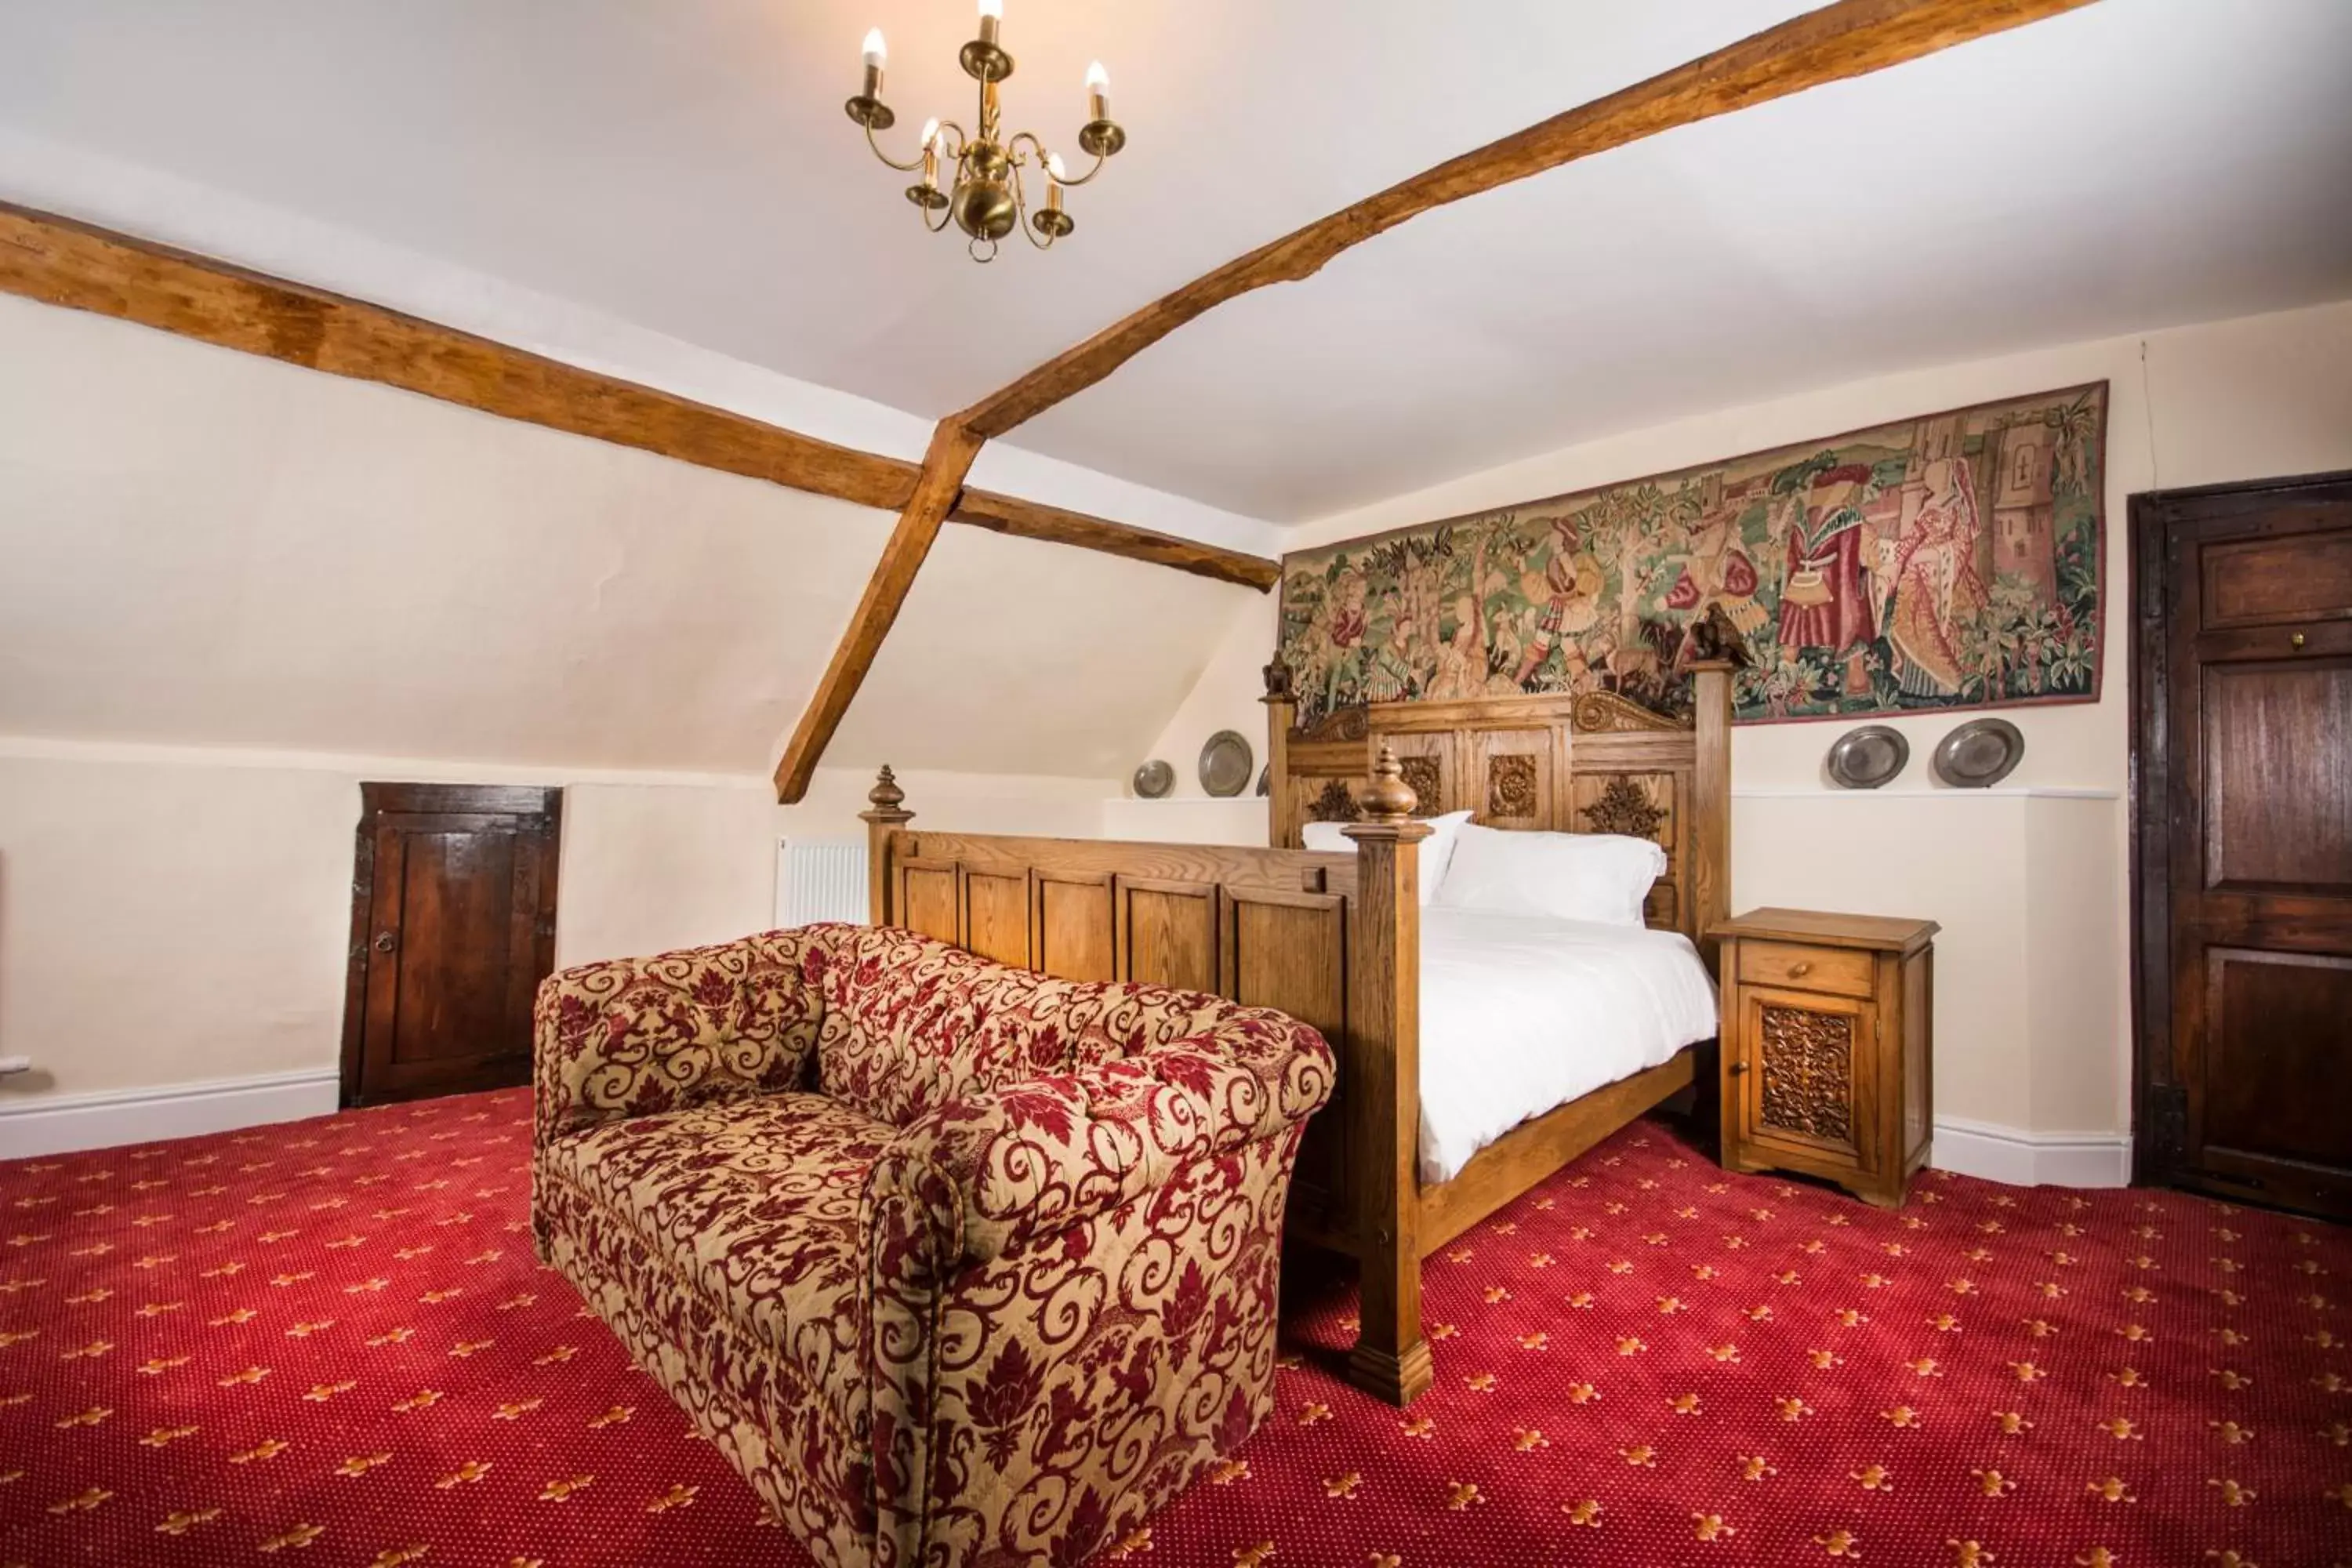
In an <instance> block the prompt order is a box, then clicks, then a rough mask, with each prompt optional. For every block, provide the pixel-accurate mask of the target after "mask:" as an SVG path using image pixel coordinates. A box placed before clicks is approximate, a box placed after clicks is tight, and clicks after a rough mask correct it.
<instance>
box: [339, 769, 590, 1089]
mask: <svg viewBox="0 0 2352 1568" xmlns="http://www.w3.org/2000/svg"><path fill="white" fill-rule="evenodd" d="M360 794H361V802H362V809H361V813H360V828H359V847H358V852H357V868H356V870H355V872H354V874H353V876H352V954H351V977H350V981H349V984H348V986H347V988H346V991H345V994H344V998H343V1103H344V1104H346V1105H367V1104H374V1103H377V1102H379V1101H383V1100H415V1099H417V1098H419V1097H421V1096H424V1095H431V1094H457V1093H460V1092H462V1091H465V1090H467V1089H503V1088H508V1087H510V1086H513V1085H516V1084H522V1083H528V1082H530V1007H531V998H532V996H533V994H535V993H536V992H537V990H538V988H539V983H540V982H541V980H543V979H545V978H546V976H547V973H548V972H549V971H550V970H551V969H552V968H553V967H554V963H555V872H556V850H557V845H558V842H559V838H560V836H561V833H562V810H563V795H562V791H561V790H553V789H525V788H509V787H503V786H490V785H481V784H362V785H361V786H360Z"/></svg>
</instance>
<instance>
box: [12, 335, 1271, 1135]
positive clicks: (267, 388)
mask: <svg viewBox="0 0 2352 1568" xmlns="http://www.w3.org/2000/svg"><path fill="white" fill-rule="evenodd" d="M890 524H891V519H890V518H889V517H888V516H887V515H886V514H883V513H879V512H876V511H872V510H866V509H862V508H857V507H853V506H849V505H845V504H844V503H841V502H836V501H832V500H823V499H820V498H816V497H813V496H809V495H805V494H803V493H801V492H798V491H793V490H788V489H779V488H777V487H774V486H771V485H766V484H762V483H760V482H757V481H753V480H749V479H739V478H735V477H732V476H728V475H722V474H717V473H712V472H709V471H707V470H703V469H698V468H691V467H688V466H686V465H683V464H678V463H675V462H671V461H668V460H667V459H663V458H655V457H652V456H650V455H647V454H645V453H640V452H635V451H629V450H625V449H622V448H618V447H609V446H605V445H603V444H600V443H597V442H593V441H589V440H585V439H582V438H579V437H570V436H565V435H562V434H559V433H556V432H552V431H548V430H543V429H541V428H538V427H535V426H526V425H519V424H513V423H509V422H507V421H503V420H499V419H496V418H492V417H490V416H485V415H480V414H477V413H474V412H472V411H470V410H466V409H461V408H457V407H453V406H450V405H444V404H440V403H436V402H433V401H430V400H427V399H424V398H419V397H415V396H411V395H406V394H403V393H398V392H394V391H391V390H389V389H386V388H383V387H379V386H375V385H372V384H361V383H356V382H351V381H345V380H341V379H338V378H335V377H332V376H325V375H320V374H313V373H310V372H307V371H303V370H299V369H297V368H294V367H290V366H286V365H282V364H278V363H274V362H270V361H265V360H260V359H255V358H251V357H248V356H244V355H239V354H236V353H229V352H226V351H223V350H218V349H214V348H210V347H206V346H204V345H201V344H196V343H192V342H187V341H184V340H182V339H178V338H173V337H171V336H168V335H165V334H162V333H156V332H151V331H145V330H143V329H141V328H136V327H131V326H126V325H123V324H121V323H117V322H113V321H103V320H100V319H98V318H94V317H90V316H87V315H81V314H77V313H74V312H69V311H65V310H53V309H50V308H47V307H44V306H40V305H36V304H32V303H28V302H26V301H23V300H16V299H10V298H0V562H5V569H0V1054H16V1053H23V1054H26V1055H30V1056H32V1057H33V1058H35V1060H36V1064H37V1068H38V1069H39V1070H38V1071H37V1072H36V1073H35V1074H33V1075H30V1076H29V1078H27V1077H19V1078H16V1079H0V1142H5V1141H6V1139H7V1136H8V1132H9V1127H10V1123H9V1122H8V1121H6V1120H5V1116H6V1113H7V1112H8V1111H9V1110H10V1109H11V1108H12V1107H15V1108H21V1107H23V1106H25V1105H26V1104H28V1103H31V1102H33V1101H34V1100H40V1099H45V1098H48V1097H64V1098H66V1099H71V1098H72V1097H74V1096H76V1095H79V1094H82V1093H85V1092H93V1091H111V1090H118V1089H142V1088H144V1087H150V1086H155V1085H163V1084H178V1083H185V1082H190V1081H194V1080H205V1079H222V1078H238V1077H243V1076H245V1075H252V1074H261V1075H271V1074H280V1073H293V1074H295V1075H296V1076H297V1077H298V1078H299V1079H301V1080H302V1082H303V1083H304V1084H305V1085H306V1089H305V1092H306V1093H311V1094H314V1095H315V1094H318V1093H321V1092H323V1094H324V1095H325V1103H327V1104H331V1099H332V1067H333V1062H334V1059H335V1053H336V1042H337V1038H338V1034H339V1031H340V1027H341V1010H342V965H343V953H344V942H345V940H346V931H347V921H348V919H349V897H350V893H349V888H350V873H351V856H352V826H353V824H354V823H355V822H356V820H357V817H358V812H359V792H358V784H359V782H360V781H361V780H362V779H401V778H415V779H432V780H453V781H454V780H466V781H478V782H517V783H540V784H563V785H566V786H568V789H569V795H568V799H567V822H566V835H565V847H564V864H563V871H562V894H563V902H562V909H561V910H559V928H560V929H559V940H558V956H559V961H560V962H563V963H573V962H580V961H583V960H585V959H589V958H594V957H601V956H606V955H608V954H611V953H614V952H646V951H651V950H653V949H655V948H657V947H661V946H668V945H677V944H679V943H683V942H698V941H709V940H716V939H719V938H722V937H725V936H729V935H732V934H736V933H739V932H740V931H745V930H749V929H752V928H754V927H756V926H758V925H760V924H762V923H764V922H765V921H766V920H767V919H768V917H769V914H770V910H771V908H772V904H771V900H772V868H773V851H774V837H775V836H776V835H777V834H778V833H779V832H783V831H789V832H793V833H795V834H803V835H817V836H824V837H837V836H845V835H848V834H852V833H856V832H861V831H862V828H861V827H860V826H859V825H858V824H857V823H856V820H855V818H854V816H853V815H852V814H853V813H854V811H855V810H856V807H857V806H858V805H862V804H863V802H862V798H861V797H862V795H863V794H864V791H865V788H866V784H867V783H869V782H870V779H871V773H872V767H873V764H874V763H877V762H880V761H884V760H887V761H890V762H892V763H896V764H898V766H899V767H900V768H901V770H902V773H904V775H905V776H906V777H907V780H908V787H909V791H910V794H911V795H912V796H913V803H914V804H915V805H916V806H917V807H918V809H919V810H921V811H923V812H924V814H925V816H926V818H927V819H928V820H930V821H934V822H941V823H945V822H956V823H959V824H960V825H966V826H982V827H997V828H1014V829H1019V830H1025V831H1046V832H1063V833H1077V834H1091V833H1095V832H1097V831H1099V830H1100V824H1101V805H1102V802H1103V800H1104V799H1105V797H1107V796H1108V795H1112V794H1115V793H1116V790H1117V787H1118V786H1117V784H1115V783H1114V782H1112V781H1114V780H1115V779H1116V778H1117V777H1118V775H1121V774H1123V773H1125V772H1126V771H1127V769H1128V768H1129V767H1131V766H1132V765H1133V759H1135V758H1136V757H1139V755H1140V754H1141V752H1142V751H1143V749H1144V748H1145V746H1146V745H1147V744H1148V743H1149V742H1150V739H1151V737H1152V736H1153V735H1154V734H1155V733H1156V732H1157V731H1158V730H1159V728H1160V725H1161V724H1162V723H1163V722H1164V721H1165V720H1166V718H1167V717H1168V715H1169V714H1170V713H1171V712H1173V710H1174V709H1175V707H1176V704H1177V702H1178V701H1179V700H1181V697H1182V695H1183V693H1184V691H1185V690H1186V689H1188V688H1189V687H1190V685H1191V684H1192V680H1193V679H1194V678H1195V676H1196V675H1197V674H1198V672H1199V670H1200V668H1202V666H1203V664H1204V663H1205V662H1206V659H1207V657H1208V655H1209V652H1210V650H1211V648H1212V647H1213V644H1214V642H1215V639H1216V636H1217V634H1218V632H1219V630H1220V629H1221V628H1222V626H1223V625H1224V624H1225V622H1226V620H1227V619H1228V618H1229V612H1228V608H1227V607H1228V606H1229V605H1230V604H1231V603H1232V602H1234V600H1236V599H1239V598H1247V597H1253V596H1254V595H1250V594H1249V592H1248V591H1247V590H1245V589H1239V588H1234V587H1230V586H1226V585H1222V584H1212V583H1207V582H1204V581H1202V580H1200V579H1197V578H1192V577H1188V576H1184V575H1182V574H1177V573H1173V572H1170V571H1167V570H1165V569H1162V568H1157V567H1151V566H1147V565H1142V564H1139V563H1132V562H1126V561H1119V560H1115V559H1112V558H1109V557H1105V556H1099V555H1095V554H1092V553H1089V552H1081V551H1076V550H1070V549H1066V548H1061V547H1055V546H1047V545H1041V544H1036V543H1033V542H1024V541H1017V540H1007V539H1003V538H1000V537H998V536H996V535H993V534H988V533H985V532H982V531H976V530H971V529H965V528H961V527H957V528H950V530H948V531H947V534H946V537H945V538H944V539H943V541H942V542H941V545H940V550H939V552H938V554H937V556H936V557H935V559H934V560H933V561H932V562H931V563H930V564H929V565H928V566H927V567H926V569H925V572H924V574H923V576H922V578H921V580H920V583H919V587H918V589H917V592H916V594H915V595H914V596H913V597H912V598H911V599H910V601H909V603H908V605H907V607H906V610H905V613H904V614H903V616H901V619H900V622H899V626H898V631H897V633H896V634H895V636H894V637H893V639H892V643H891V646H890V649H889V651H888V652H887V654H886V655H885V658H884V659H883V661H882V663H881V665H880V666H879V667H878V668H877V670H876V672H875V675H874V678H873V679H872V680H871V681H870V682H869V683H868V685H867V687H866V690H865V691H864V693H863V694H862V695H861V696H860V697H859V699H858V700H857V702H856V705H855V706H854V708H853V709H852V711H851V713H850V716H849V721H848V723H847V725H846V726H845V730H844V731H843V734H842V736H841V738H840V739H839V741H837V742H836V743H835V749H834V752H833V754H832V755H831V756H830V757H829V758H828V759H827V760H828V764H829V765H828V767H827V768H826V769H824V770H823V771H822V772H821V773H820V775H819V778H818V780H817V783H816V787H815V788H814V790H813V791H812V795H811V799H810V802H809V803H808V804H807V805H804V806H803V807H799V808H793V809H791V810H785V809H782V808H779V807H777V806H776V805H775V804H774V800H773V795H772V790H771V788H770V785H769V784H768V778H767V774H768V770H769V769H770V768H771V767H772V764H773V762H774V759H775V756H776V754H777V752H778V750H779V748H780V746H781V742H782V735H783V734H784V733H785V731H787V730H788V729H789V728H790V726H791V725H792V723H793V721H794V720H795V719H796V718H797V716H798V714H799V711H800V708H801V705H802V703H803V700H805V698H806V696H807V694H808V692H809V691H810V690H811V689H813V688H814V684H815V681H816V679H817V676H818V674H819V672H820V671H821V670H822V669H823V668H824V662H825V660H826V658H828V657H829V655H830V653H831V651H832V648H833V646H834V643H835V639H836V638H837V637H838V636H839V634H840V631H841V629H842V628H843V626H845V625H846V623H847V621H848V617H849V615H850V611H851V608H852V606H853V605H854V604H855V603H856V598H857V595H858V594H859V593H860V591H861V590H862V588H863V586H864V584H865V581H866V574H867V573H868V571H869V570H870V568H871V566H872V564H873V562H874V560H875V558H876V556H877V553H878V552H879V551H880V549H881V546H882V542H883V540H884V539H885V537H886V536H887V532H888V530H889V527H890ZM322 1086H323V1087H322ZM17 1125H20V1126H21V1125H24V1124H22V1123H19V1124H17Z"/></svg>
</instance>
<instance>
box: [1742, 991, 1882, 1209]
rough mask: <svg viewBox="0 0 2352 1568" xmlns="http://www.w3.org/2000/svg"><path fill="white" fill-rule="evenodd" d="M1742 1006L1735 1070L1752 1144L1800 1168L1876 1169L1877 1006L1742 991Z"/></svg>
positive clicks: (1815, 995)
mask: <svg viewBox="0 0 2352 1568" xmlns="http://www.w3.org/2000/svg"><path fill="white" fill-rule="evenodd" d="M1739 999H1740V1007H1741V1020H1740V1022H1741V1027H1740V1029H1739V1030H1738V1041H1739V1049H1740V1053H1741V1054H1740V1058H1739V1059H1738V1061H1737V1062H1735V1063H1734V1064H1732V1068H1731V1070H1732V1072H1733V1074H1734V1075H1735V1076H1736V1077H1737V1078H1738V1079H1739V1084H1740V1087H1739V1090H1738V1092H1739V1094H1740V1097H1741V1104H1740V1116H1741V1121H1742V1122H1743V1129H1744V1134H1745V1137H1746V1139H1747V1141H1748V1142H1751V1143H1755V1144H1759V1145H1764V1146H1768V1147H1769V1148H1770V1149H1771V1150H1772V1151H1773V1152H1775V1153H1776V1155H1780V1156H1785V1157H1786V1163H1789V1164H1790V1165H1792V1166H1794V1167H1795V1168H1797V1169H1800V1170H1808V1169H1810V1170H1819V1171H1822V1172H1824V1173H1826V1172H1829V1171H1833V1170H1837V1169H1845V1170H1854V1171H1867V1170H1869V1169H1870V1168H1871V1166H1872V1163H1873V1161H1874V1157H1875V1156H1874V1151H1875V1150H1876V1149H1877V1148H1878V1147H1879V1136H1878V1133H1879V1129H1878V1116H1879V1095H1878V1082H1877V1076H1878V1068H1877V1062H1878V1049H1877V1032H1878V1016H1877V1008H1876V1007H1875V1006H1874V1005H1872V1004H1871V1003H1869V1002H1867V1001H1864V1000H1862V999H1860V998H1856V997H1846V996H1833V995H1829V994H1825V993H1822V992H1816V991H1782V990H1775V989H1769V988H1765V987H1758V986H1742V987H1741V989H1740V992H1739Z"/></svg>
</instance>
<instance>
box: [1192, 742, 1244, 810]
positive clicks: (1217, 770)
mask: <svg viewBox="0 0 2352 1568" xmlns="http://www.w3.org/2000/svg"><path fill="white" fill-rule="evenodd" d="M1256 764H1257V759H1256V758H1255V757H1254V756H1252V755H1251V754H1250V743H1249V742H1247V741H1245V740H1244V739H1243V738H1242V735H1241V732H1240V731H1237V730H1220V731H1217V732H1216V733H1215V734H1213V735H1212V736H1210V737H1209V741H1208V743H1207V744H1206V745H1204V746H1202V748H1201V787H1202V789H1203V790H1205V791H1207V792H1208V793H1209V794H1211V795H1215V796H1216V797H1218V798H1219V799H1220V800H1224V799H1230V798H1231V797H1233V796H1234V795H1239V794H1241V793H1242V791H1244V790H1245V789H1247V788H1249V785H1250V775H1251V774H1252V773H1255V772H1256V771H1257V766H1256Z"/></svg>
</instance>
